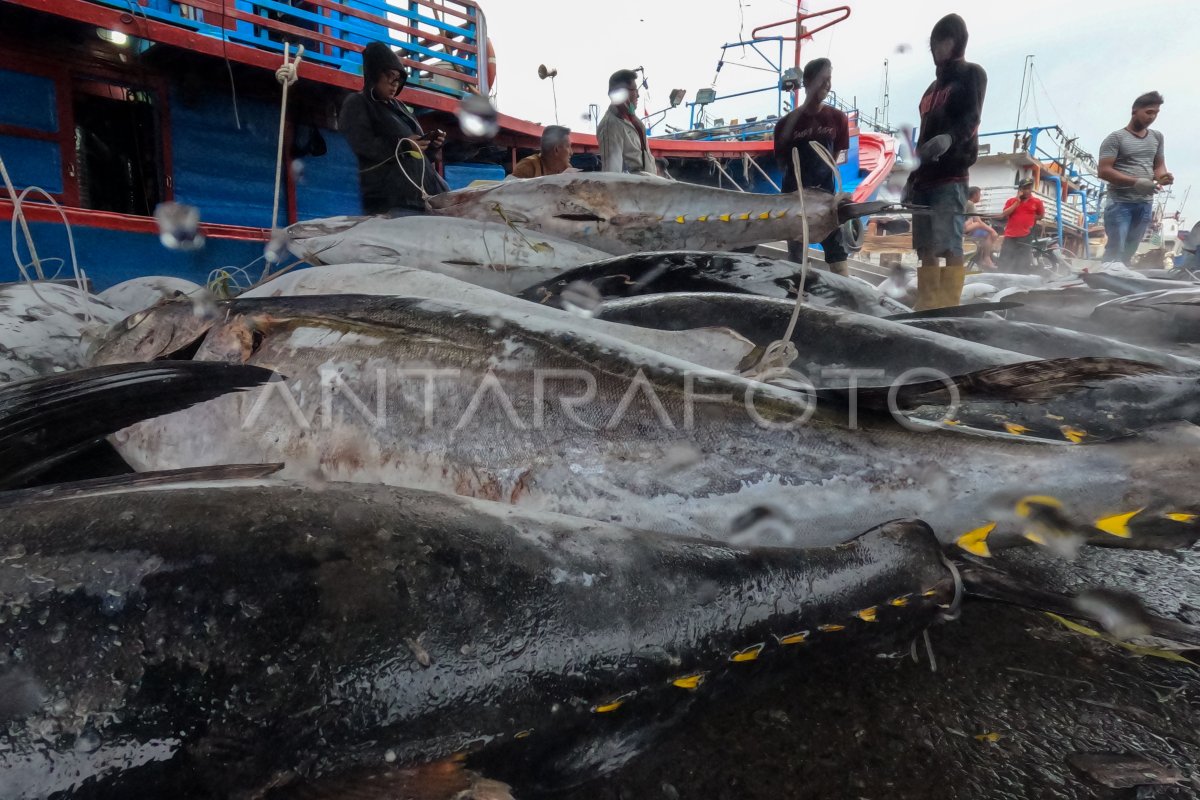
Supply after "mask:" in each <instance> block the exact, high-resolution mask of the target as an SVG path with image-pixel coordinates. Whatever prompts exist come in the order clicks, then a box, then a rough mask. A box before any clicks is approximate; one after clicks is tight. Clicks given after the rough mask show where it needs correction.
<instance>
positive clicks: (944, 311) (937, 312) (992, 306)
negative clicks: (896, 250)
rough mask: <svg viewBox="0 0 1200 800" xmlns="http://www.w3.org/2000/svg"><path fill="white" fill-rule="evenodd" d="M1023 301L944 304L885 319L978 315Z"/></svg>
mask: <svg viewBox="0 0 1200 800" xmlns="http://www.w3.org/2000/svg"><path fill="white" fill-rule="evenodd" d="M1021 305H1022V304H1021V303H1016V302H1012V301H1002V302H998V303H991V302H989V303H964V304H963V305H961V306H943V307H942V308H927V309H925V310H924V311H908V312H905V313H904V314H890V315H888V316H886V317H884V319H887V320H891V321H893V322H905V321H907V320H910V319H944V318H945V317H977V316H979V315H980V314H983V313H985V312H987V311H1008V310H1009V309H1012V308H1020V307H1021Z"/></svg>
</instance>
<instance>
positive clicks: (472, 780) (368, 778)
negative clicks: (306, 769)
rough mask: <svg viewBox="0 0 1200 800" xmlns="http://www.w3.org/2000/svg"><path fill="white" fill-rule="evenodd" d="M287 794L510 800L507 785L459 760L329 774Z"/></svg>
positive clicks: (327, 798) (337, 799)
mask: <svg viewBox="0 0 1200 800" xmlns="http://www.w3.org/2000/svg"><path fill="white" fill-rule="evenodd" d="M288 794H289V796H290V797H293V798H295V800H395V799H396V798H404V800H513V796H512V793H511V792H510V787H509V786H508V785H507V784H504V783H500V782H499V781H493V780H489V779H487V778H484V777H482V776H480V775H479V774H477V773H475V772H472V771H470V770H468V769H466V768H465V767H464V766H463V762H462V760H461V759H459V758H448V759H444V760H442V761H434V762H431V763H428V764H418V765H415V766H408V767H390V766H389V767H380V768H377V769H360V770H355V771H353V772H348V773H339V774H334V775H329V776H325V777H321V778H317V779H314V780H311V781H306V782H304V783H302V784H300V785H299V786H297V787H296V788H295V790H293V791H290V792H289V793H288Z"/></svg>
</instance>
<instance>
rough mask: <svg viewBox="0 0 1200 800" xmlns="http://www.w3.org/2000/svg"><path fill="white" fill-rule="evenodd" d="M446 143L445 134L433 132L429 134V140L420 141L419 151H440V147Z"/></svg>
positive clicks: (437, 131) (438, 131)
mask: <svg viewBox="0 0 1200 800" xmlns="http://www.w3.org/2000/svg"><path fill="white" fill-rule="evenodd" d="M445 143H446V132H445V131H441V130H435V131H433V132H431V133H430V134H429V138H428V139H425V140H422V141H421V143H420V144H421V149H422V150H424V151H426V152H429V151H430V150H435V151H436V150H441V149H442V145H443V144H445Z"/></svg>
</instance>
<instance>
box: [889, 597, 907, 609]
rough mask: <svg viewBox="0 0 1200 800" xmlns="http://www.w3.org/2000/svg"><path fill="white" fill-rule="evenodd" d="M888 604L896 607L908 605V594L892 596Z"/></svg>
mask: <svg viewBox="0 0 1200 800" xmlns="http://www.w3.org/2000/svg"><path fill="white" fill-rule="evenodd" d="M888 605H889V606H895V607H896V608H904V607H905V606H906V605H908V595H906V594H902V595H900V596H899V597H893V598H892V599H891V600H888Z"/></svg>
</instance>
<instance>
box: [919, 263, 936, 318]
mask: <svg viewBox="0 0 1200 800" xmlns="http://www.w3.org/2000/svg"><path fill="white" fill-rule="evenodd" d="M941 286H942V268H941V267H940V266H938V265H937V264H928V265H927V264H922V265H921V266H919V267H917V302H916V303H914V304H913V311H924V310H926V309H928V308H937V307H938V302H939V301H940V300H941V295H940V290H941Z"/></svg>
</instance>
